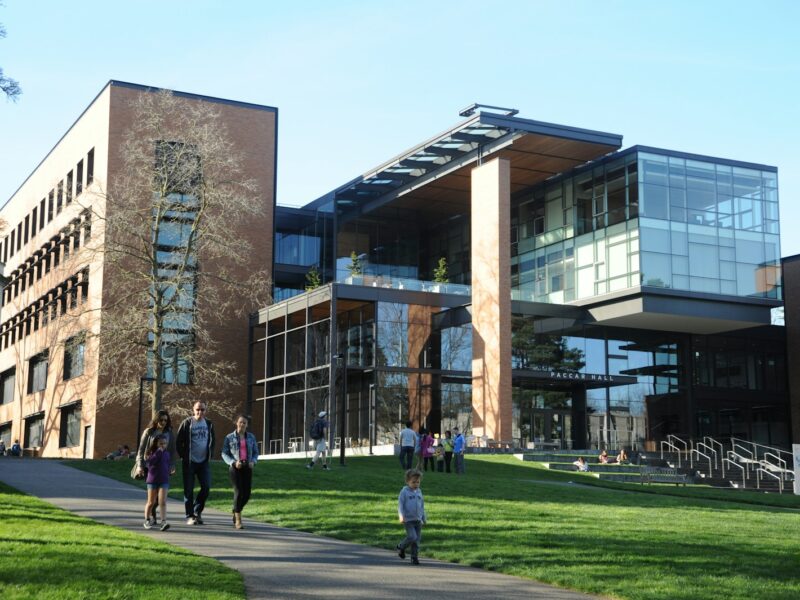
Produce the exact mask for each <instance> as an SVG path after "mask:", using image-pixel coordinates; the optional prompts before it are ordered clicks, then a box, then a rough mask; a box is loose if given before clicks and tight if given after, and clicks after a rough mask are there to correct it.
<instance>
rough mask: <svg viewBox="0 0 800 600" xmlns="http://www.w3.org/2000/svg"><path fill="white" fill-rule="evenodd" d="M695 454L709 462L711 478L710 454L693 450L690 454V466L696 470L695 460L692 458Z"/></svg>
mask: <svg viewBox="0 0 800 600" xmlns="http://www.w3.org/2000/svg"><path fill="white" fill-rule="evenodd" d="M703 445H705V444H703ZM695 454H697V455H698V456H702V457H704V458H705V459H707V460H708V476H709V478H710V477H711V457H710V456H709V455H708V454H705V453H703V452H700V450H698V449H697V448H692V450H691V451H690V452H689V461H690V465H691V467H692V468H693V469H694V460H693V458H692V457H694V455H695Z"/></svg>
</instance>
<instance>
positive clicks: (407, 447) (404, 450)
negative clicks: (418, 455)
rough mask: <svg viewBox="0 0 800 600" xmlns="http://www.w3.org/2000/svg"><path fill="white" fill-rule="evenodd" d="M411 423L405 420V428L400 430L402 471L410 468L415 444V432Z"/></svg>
mask: <svg viewBox="0 0 800 600" xmlns="http://www.w3.org/2000/svg"><path fill="white" fill-rule="evenodd" d="M411 425H412V423H411V421H406V428H405V429H403V430H402V431H400V466H401V467H403V470H404V471H408V470H409V469H410V468H411V466H412V465H411V463H412V461H413V460H414V448H416V446H417V432H416V431H414V430H413V429H411Z"/></svg>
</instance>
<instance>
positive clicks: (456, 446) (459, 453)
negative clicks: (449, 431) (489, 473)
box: [453, 427, 466, 475]
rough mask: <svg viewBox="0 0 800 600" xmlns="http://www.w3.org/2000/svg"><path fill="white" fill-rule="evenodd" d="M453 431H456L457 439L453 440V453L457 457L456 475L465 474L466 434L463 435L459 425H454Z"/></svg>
mask: <svg viewBox="0 0 800 600" xmlns="http://www.w3.org/2000/svg"><path fill="white" fill-rule="evenodd" d="M453 431H455V433H456V439H455V440H454V441H453V454H454V455H455V457H456V475H463V474H464V450H465V446H466V442H465V441H464V436H463V435H461V432H460V431H459V430H458V427H453Z"/></svg>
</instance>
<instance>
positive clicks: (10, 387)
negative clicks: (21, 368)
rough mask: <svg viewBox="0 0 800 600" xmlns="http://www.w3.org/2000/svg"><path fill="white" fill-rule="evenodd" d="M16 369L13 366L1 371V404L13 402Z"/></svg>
mask: <svg viewBox="0 0 800 600" xmlns="http://www.w3.org/2000/svg"><path fill="white" fill-rule="evenodd" d="M15 371H16V370H15V369H14V368H13V367H12V368H11V369H8V370H7V371H3V372H2V373H0V394H2V396H0V404H11V403H12V402H13V401H14V380H15V379H16V378H15V377H14V374H15Z"/></svg>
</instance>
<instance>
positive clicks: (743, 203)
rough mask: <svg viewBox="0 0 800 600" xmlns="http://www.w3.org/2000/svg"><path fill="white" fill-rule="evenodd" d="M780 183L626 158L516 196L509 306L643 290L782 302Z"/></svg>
mask: <svg viewBox="0 0 800 600" xmlns="http://www.w3.org/2000/svg"><path fill="white" fill-rule="evenodd" d="M777 186H778V180H777V173H776V172H775V171H774V170H767V169H756V168H748V167H745V166H736V165H735V164H734V163H729V161H716V162H715V161H714V160H713V159H708V160H694V159H690V158H685V157H684V156H683V155H680V156H678V155H672V154H670V153H667V152H664V153H661V154H659V153H655V152H653V151H648V152H643V151H629V152H627V153H625V154H623V155H622V156H614V157H611V158H609V159H607V160H606V161H604V162H601V163H600V164H597V165H593V166H592V167H590V168H581V169H577V170H576V171H575V172H573V173H572V174H570V175H569V176H565V177H561V178H557V179H555V180H554V181H552V182H548V183H545V184H543V185H540V186H538V187H536V188H534V189H533V190H532V191H529V192H524V193H522V194H519V195H517V196H515V197H514V198H513V199H512V225H511V227H512V231H511V239H512V246H511V254H512V265H511V281H512V293H513V297H514V299H518V300H526V301H536V302H548V303H555V304H560V303H565V302H571V301H574V300H580V299H587V298H592V297H594V296H596V295H600V294H605V293H609V292H614V291H617V290H623V289H627V288H630V287H635V286H639V285H644V286H650V287H663V288H672V289H678V290H686V291H692V292H702V293H712V294H725V295H734V296H740V297H753V298H770V299H777V300H779V299H781V283H780V230H779V224H778V189H777Z"/></svg>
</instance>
